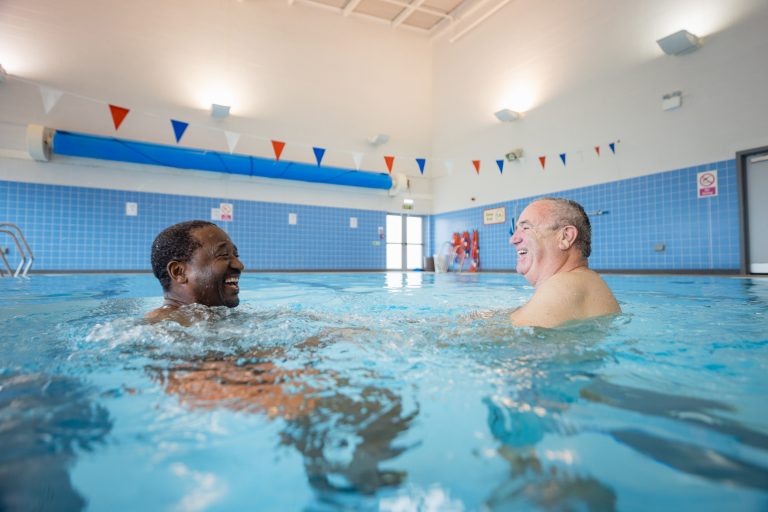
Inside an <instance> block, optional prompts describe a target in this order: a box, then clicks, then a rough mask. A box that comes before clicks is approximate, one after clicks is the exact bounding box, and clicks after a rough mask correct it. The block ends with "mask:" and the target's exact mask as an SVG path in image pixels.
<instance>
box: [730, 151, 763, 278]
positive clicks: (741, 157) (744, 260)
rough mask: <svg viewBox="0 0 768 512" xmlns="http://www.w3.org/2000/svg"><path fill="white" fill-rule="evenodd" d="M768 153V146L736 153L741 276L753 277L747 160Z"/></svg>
mask: <svg viewBox="0 0 768 512" xmlns="http://www.w3.org/2000/svg"><path fill="white" fill-rule="evenodd" d="M760 153H768V146H763V147H759V148H752V149H745V150H743V151H737V152H736V184H737V188H738V192H739V220H740V222H739V224H740V227H741V268H740V269H739V274H740V275H742V276H748V275H751V274H750V272H749V209H748V208H747V201H748V200H747V159H748V158H750V157H752V156H754V155H757V154H760Z"/></svg>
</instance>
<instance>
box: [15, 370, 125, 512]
mask: <svg viewBox="0 0 768 512" xmlns="http://www.w3.org/2000/svg"><path fill="white" fill-rule="evenodd" d="M0 390H1V391H2V393H0V447H2V449H1V450H0V510H81V509H83V508H85V505H86V503H87V502H86V500H85V499H84V498H83V497H82V496H81V495H80V494H79V493H78V492H77V491H76V490H75V489H74V488H73V487H72V483H71V482H70V478H69V468H70V466H71V465H72V462H73V461H74V459H75V454H76V452H77V451H78V450H82V451H91V450H93V449H96V448H97V447H98V446H99V445H101V444H102V443H103V442H104V439H105V437H106V435H107V434H108V433H109V431H110V430H111V429H112V420H111V419H110V418H109V414H108V412H107V411H106V410H105V409H104V408H103V407H101V406H99V405H98V404H96V403H94V401H93V393H94V390H91V389H88V388H87V387H85V386H84V385H83V384H82V383H81V382H78V381H77V380H75V379H71V378H67V377H59V376H49V375H44V374H26V375H24V374H9V373H6V374H2V375H0Z"/></svg>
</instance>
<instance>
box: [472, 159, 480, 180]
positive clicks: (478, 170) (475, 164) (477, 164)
mask: <svg viewBox="0 0 768 512" xmlns="http://www.w3.org/2000/svg"><path fill="white" fill-rule="evenodd" d="M472 165H474V166H475V172H476V173H477V174H478V176H479V175H480V160H472Z"/></svg>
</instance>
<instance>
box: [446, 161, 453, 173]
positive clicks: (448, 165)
mask: <svg viewBox="0 0 768 512" xmlns="http://www.w3.org/2000/svg"><path fill="white" fill-rule="evenodd" d="M445 174H446V175H447V176H452V175H453V160H446V161H445Z"/></svg>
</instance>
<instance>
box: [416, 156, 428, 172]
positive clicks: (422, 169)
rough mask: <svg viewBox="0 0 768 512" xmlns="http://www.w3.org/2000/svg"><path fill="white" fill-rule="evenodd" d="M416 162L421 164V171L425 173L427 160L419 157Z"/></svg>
mask: <svg viewBox="0 0 768 512" xmlns="http://www.w3.org/2000/svg"><path fill="white" fill-rule="evenodd" d="M416 163H417V164H419V172H420V173H421V174H424V164H426V163H427V161H426V160H425V159H423V158H417V159H416Z"/></svg>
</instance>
